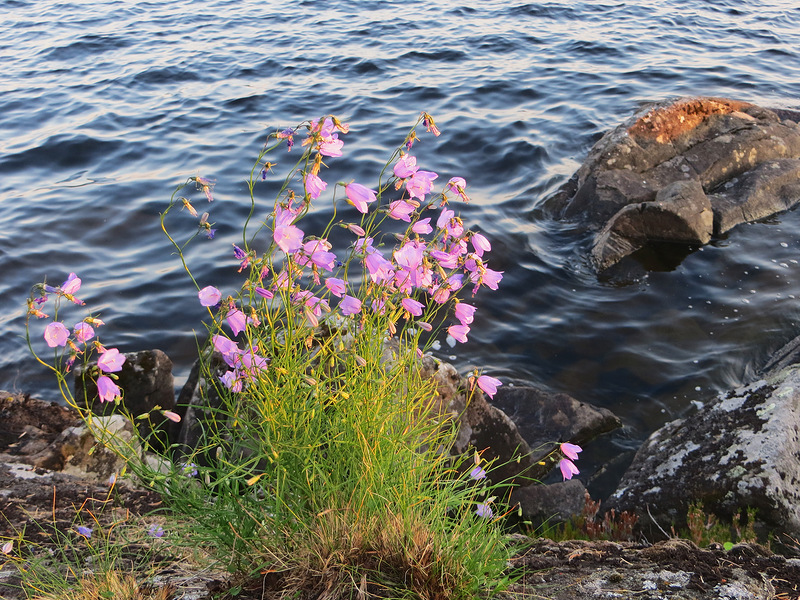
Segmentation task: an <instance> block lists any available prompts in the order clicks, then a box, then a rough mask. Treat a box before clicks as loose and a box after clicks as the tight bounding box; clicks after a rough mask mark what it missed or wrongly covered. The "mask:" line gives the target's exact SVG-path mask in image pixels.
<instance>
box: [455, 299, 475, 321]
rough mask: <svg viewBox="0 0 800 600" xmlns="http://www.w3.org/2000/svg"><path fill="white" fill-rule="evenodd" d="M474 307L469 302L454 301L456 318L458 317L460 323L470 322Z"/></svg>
mask: <svg viewBox="0 0 800 600" xmlns="http://www.w3.org/2000/svg"><path fill="white" fill-rule="evenodd" d="M475 310H476V308H475V307H474V306H472V305H471V304H466V303H464V302H456V309H455V313H456V319H458V321H459V323H461V324H462V325H469V324H470V323H472V321H473V319H474V317H473V315H474V314H475Z"/></svg>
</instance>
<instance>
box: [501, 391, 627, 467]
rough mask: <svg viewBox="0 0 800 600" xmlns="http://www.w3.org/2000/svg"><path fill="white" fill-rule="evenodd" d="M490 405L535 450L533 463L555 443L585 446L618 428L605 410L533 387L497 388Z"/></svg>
mask: <svg viewBox="0 0 800 600" xmlns="http://www.w3.org/2000/svg"><path fill="white" fill-rule="evenodd" d="M492 403H493V404H494V405H495V406H496V407H497V408H499V409H501V410H503V411H504V412H505V413H506V414H507V415H509V417H510V418H511V419H512V420H513V422H514V423H515V424H516V427H517V428H518V429H519V431H520V433H521V435H522V437H523V438H524V439H525V440H527V441H528V443H529V444H530V445H531V446H533V447H535V448H537V450H536V451H534V453H533V460H534V461H538V460H539V459H540V458H541V457H543V456H544V455H546V454H547V453H548V452H550V451H551V450H552V449H553V444H555V443H560V442H572V443H573V444H579V445H581V444H586V443H588V442H590V441H591V440H593V439H595V438H596V437H598V436H600V435H602V434H604V433H608V432H610V431H613V430H615V429H617V428H619V427H621V426H622V422H621V421H620V420H619V418H618V417H617V416H616V415H615V414H614V413H612V412H611V411H610V410H608V409H605V408H599V407H597V406H593V405H591V404H588V403H586V402H580V401H579V400H576V399H575V398H573V397H572V396H569V395H568V394H553V393H549V392H546V391H544V390H540V389H537V388H534V387H527V386H513V387H512V386H503V387H500V388H498V390H497V393H496V394H495V396H494V398H493V400H492ZM548 444H549V445H548ZM541 475H543V473H542V474H541Z"/></svg>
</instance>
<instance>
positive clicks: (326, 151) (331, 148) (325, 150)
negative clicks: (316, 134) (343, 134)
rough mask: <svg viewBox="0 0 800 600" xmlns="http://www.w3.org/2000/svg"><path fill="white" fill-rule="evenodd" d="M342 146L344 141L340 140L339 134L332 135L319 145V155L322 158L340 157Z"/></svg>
mask: <svg viewBox="0 0 800 600" xmlns="http://www.w3.org/2000/svg"><path fill="white" fill-rule="evenodd" d="M342 146H344V140H340V139H339V134H338V133H334V134H332V135H331V136H330V137H327V138H324V139H323V140H322V141H321V142H320V143H319V153H320V154H322V156H331V157H337V156H341V155H342Z"/></svg>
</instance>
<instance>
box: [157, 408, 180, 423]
mask: <svg viewBox="0 0 800 600" xmlns="http://www.w3.org/2000/svg"><path fill="white" fill-rule="evenodd" d="M161 414H163V415H164V416H165V417H167V418H168V419H169V420H170V421H172V422H173V423H180V422H181V416H180V415H179V414H178V413H176V412H172V411H171V410H162V411H161Z"/></svg>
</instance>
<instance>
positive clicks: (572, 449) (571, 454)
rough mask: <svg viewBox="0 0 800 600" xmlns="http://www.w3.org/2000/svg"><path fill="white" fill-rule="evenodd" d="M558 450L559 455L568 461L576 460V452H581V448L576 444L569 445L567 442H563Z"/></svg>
mask: <svg viewBox="0 0 800 600" xmlns="http://www.w3.org/2000/svg"><path fill="white" fill-rule="evenodd" d="M559 448H560V449H561V453H562V454H563V455H564V456H566V457H567V458H568V459H570V460H578V452H583V448H581V447H580V446H578V445H577V444H570V443H569V442H564V443H563V444H561V445H560V446H559Z"/></svg>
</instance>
